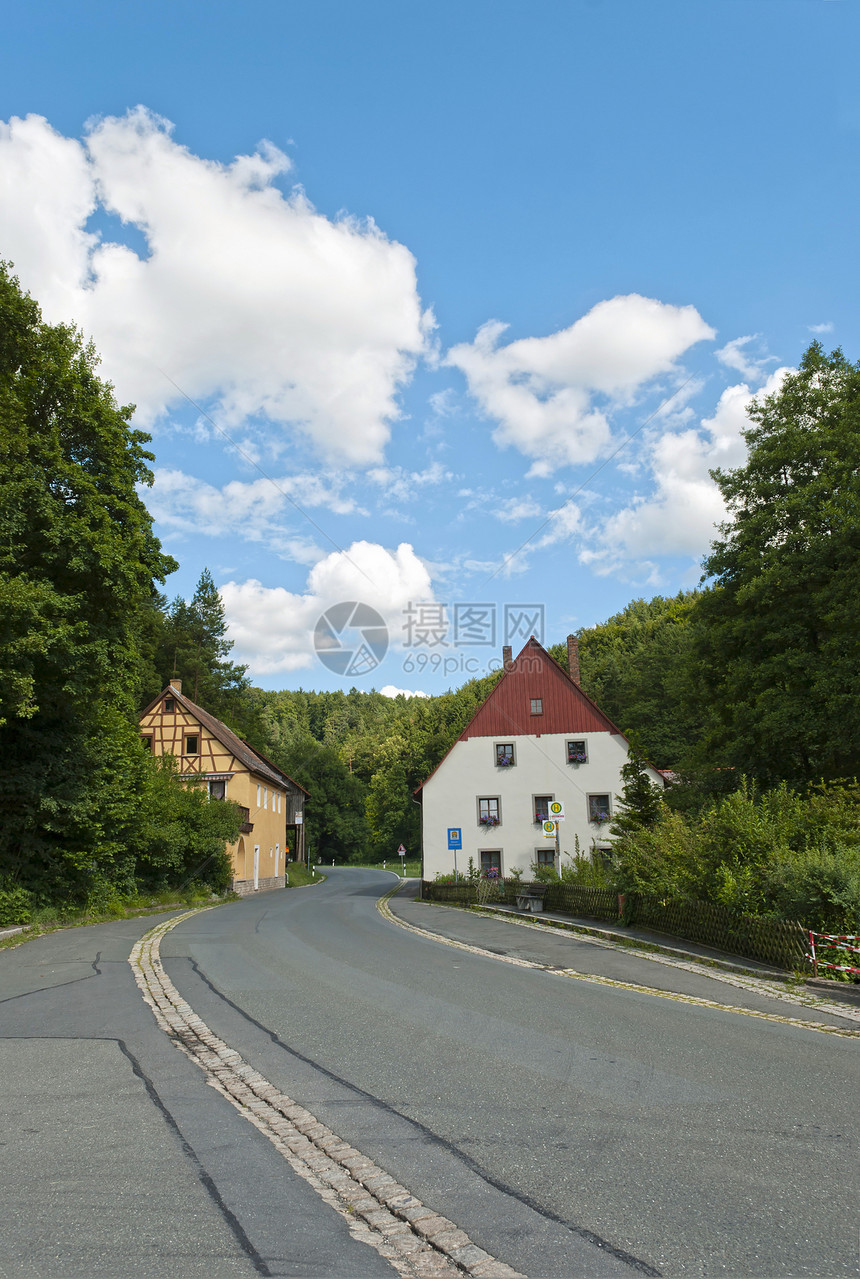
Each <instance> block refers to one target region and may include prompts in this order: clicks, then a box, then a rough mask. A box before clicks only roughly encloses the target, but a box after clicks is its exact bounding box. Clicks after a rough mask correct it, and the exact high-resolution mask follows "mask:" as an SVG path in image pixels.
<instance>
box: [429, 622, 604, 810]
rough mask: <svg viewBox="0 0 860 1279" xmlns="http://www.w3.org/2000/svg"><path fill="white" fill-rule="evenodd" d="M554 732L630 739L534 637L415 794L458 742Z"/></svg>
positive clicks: (436, 770) (503, 739)
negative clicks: (534, 706) (537, 709)
mask: <svg viewBox="0 0 860 1279" xmlns="http://www.w3.org/2000/svg"><path fill="white" fill-rule="evenodd" d="M535 699H539V700H540V703H541V706H540V713H539V714H535V713H533V710H532V702H533V700H535ZM552 733H566V734H569V735H570V736H571V737H573V736H575V735H577V734H579V733H611V734H613V735H614V736H617V737H620V738H621V739H622V741H624V742H625V744H626V742H627V739H626V737H625V736H624V734H623V733H622V732H621V730H620V729H619V728H617V727H616V726H615V724H613V722H612V720H611V719H610V718H609V717H608V716H607V715H604V713H603V711H602V710H601V709H600V707H599V706H597V705H596V703H594V702H593V701H592V700H591V698H590V697H589V696H588V695H587V693H584V692H583V691H582V689H581V688H580V686H579V684H577V682H576V681H575V680H574V679H571V677H570V675H568V673H567V671H566V670H564V668H563V667H561V666H559V664H558V662H557V661H556V660H555V658H553V657H551V656H550V654H549V653H548V652H547V651H546V649H545V648H544V647H543V645H542V644H539V643H538V641H537V640H536V639H535V638H534V636H532V638H531V639H530V640H529V642H528V643H527V644H526V646H525V648H524V649H523V650H522V652H521V653H520V654H519V656H518V657H517V658H516V659H515V660H514V661H512V662H511V663H510V664H509V665H507V668H506V670H505V672H504V674H503V675H502V678H501V679H500V680H499V682H498V684H496V686H495V688H494V689H493V691H492V692H491V693H490V695H489V696H488V697H487V699H486V701H484V702H482V704H481V705H480V706H479V707H478V709H477V710H476V711H475V713H474V715H473V716H472V718H471V719H470V720H469V723H468V724H467V725H466V727H465V728H464V729H463V731H462V733H461V734H460V736H459V737H458V738H457V741H456V742H454V744H453V745H452V746H451V747H450V748H449V749H448V750H447V751H446V752H445V754H444V755H443V756H442V759H441V760H440V761H439V763H438V764H437V765H436V767H435V768H434V769H433V772H432V773H430V774H429V776H427V777H425V779H424V781H423V782H422V783H421V785H420V786H417V787H416V788H415V792H414V793H415V795H417V796H418V798H419V799H420V798H421V793H422V791H423V788H424V787H425V786H426V785H427V783H428V782H429V781H430V779H431V778H432V777H435V775H436V773H437V772H438V771H439V769H440V768H441V767H442V765H443V764H444V763H445V761H446V760H447V758H448V756H449V755H450V754H451V751H453V750H454V748H455V747H456V745H457V742H467V741H469V739H470V738H472V737H490V738H495V739H496V740H497V741H500V742H504V741H506V740H510V739H511V738H517V737H542V736H545V735H548V734H552Z"/></svg>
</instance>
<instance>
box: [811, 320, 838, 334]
mask: <svg viewBox="0 0 860 1279" xmlns="http://www.w3.org/2000/svg"><path fill="white" fill-rule="evenodd" d="M806 327H807V328H808V329H809V332H810V333H832V332H833V330H834V328H835V327H836V326H835V324H834V323H833V321H832V320H827V321H826V322H825V323H824V324H807V326H806Z"/></svg>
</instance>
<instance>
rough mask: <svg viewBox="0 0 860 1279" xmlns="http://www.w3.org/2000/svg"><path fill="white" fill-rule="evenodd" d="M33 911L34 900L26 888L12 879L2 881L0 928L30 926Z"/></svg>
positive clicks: (0, 887) (0, 882) (0, 891)
mask: <svg viewBox="0 0 860 1279" xmlns="http://www.w3.org/2000/svg"><path fill="white" fill-rule="evenodd" d="M32 910H33V899H32V897H31V895H30V893H28V892H27V890H26V888H22V887H21V885H20V884H16V883H15V882H14V881H13V880H10V879H2V880H0V927H6V928H9V927H12V926H13V925H15V924H29V922H30V919H31V917H32Z"/></svg>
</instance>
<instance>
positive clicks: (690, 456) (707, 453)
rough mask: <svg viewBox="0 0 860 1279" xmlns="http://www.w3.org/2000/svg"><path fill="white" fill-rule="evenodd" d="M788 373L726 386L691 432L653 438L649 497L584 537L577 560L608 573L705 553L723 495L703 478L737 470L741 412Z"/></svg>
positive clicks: (742, 453) (742, 455)
mask: <svg viewBox="0 0 860 1279" xmlns="http://www.w3.org/2000/svg"><path fill="white" fill-rule="evenodd" d="M789 372H791V370H790V369H787V368H779V369H776V370H775V371H774V372H773V373H772V374H771V375H770V377H769V378H768V380H767V382H766V383H765V385H764V386H762V387H761V388H760V389H759V390H758V391H752V390H750V388H749V386H748V385H747V384H746V383H741V384H739V385H737V386H730V387H727V388H726V390H725V391H723V393H722V395H721V396H720V399H719V403H718V404H717V408H716V411H715V412H714V415H713V417H710V418H704V419H703V420H702V423H701V427H700V429H698V430H687V431H682V432H680V433H675V432H667V433H665V434H661V435H654V436H652V437H651V438H650V439H649V441H648V443H647V447H646V460H647V464H648V467H649V469H650V472H651V474H652V475H653V477H654V480H655V488H654V491H653V493H652V494H651V495H650V496H648V497H637V498H636V499H635V500H634V501H633V502H632V503H631V504H630V505H629V506H627V507H625V508H624V509H622V510H621V511H618V512H617V513H616V514H614V515H612V516H611V517H610V518H609V519H608V520H607V521H606V522H605V523H604V524H603V526H602V527H601V528H600V529H599V530H592V531H591V536H592V539H593V540H594V541H596V543H597V545H596V546H595V545H593V546H591V547H589V548H586V550H585V551H584V552H583V553H582V556H581V558H582V560H583V562H586V563H590V564H591V565H593V566H594V567H595V568H596V569H597V570H598V571H605V572H610V571H613V570H615V569H616V568H617V566H618V564H619V563H620V562H621V561H624V560H643V559H645V558H646V557H648V556H660V555H691V556H699V555H702V554H704V552H705V551H706V550H707V548H708V546H709V545H710V543H711V541H712V540H713V537H714V526H715V525H717V524H719V523H721V522H722V521H723V520H725V518H726V508H725V504H724V503H723V499H722V495H721V493H720V491H719V489H718V488H717V486H716V484H715V483H714V481H713V480H712V479H711V476H710V472H711V471H712V470H715V469H716V468H718V467H722V468H724V469H730V468H733V467H737V466H741V465H743V463H744V461H745V459H746V443H745V440H744V437H743V432H744V431H745V430H746V429H747V428H748V427H749V424H750V423H749V418H748V417H747V412H746V411H747V407H748V405H749V403H750V401H751V400H752V399H754V398H756V397H757V396H762V397H764V396H767V395H773V394H774V393H775V392H776V391H778V390H779V388H780V385H781V384H782V380H783V378H784V377H785V376H786V374H787V373H789Z"/></svg>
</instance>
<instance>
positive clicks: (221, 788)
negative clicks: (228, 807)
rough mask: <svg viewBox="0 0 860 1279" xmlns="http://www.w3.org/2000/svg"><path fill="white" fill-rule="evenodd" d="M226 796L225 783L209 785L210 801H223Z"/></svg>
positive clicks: (211, 783)
mask: <svg viewBox="0 0 860 1279" xmlns="http://www.w3.org/2000/svg"><path fill="white" fill-rule="evenodd" d="M226 795H227V783H226V782H225V781H215V782H210V783H209V798H210V799H225V798H226Z"/></svg>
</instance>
